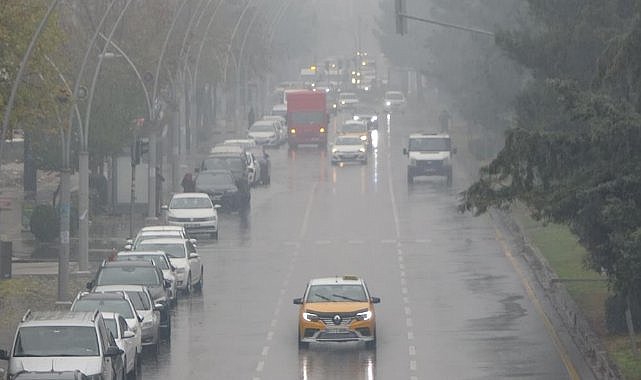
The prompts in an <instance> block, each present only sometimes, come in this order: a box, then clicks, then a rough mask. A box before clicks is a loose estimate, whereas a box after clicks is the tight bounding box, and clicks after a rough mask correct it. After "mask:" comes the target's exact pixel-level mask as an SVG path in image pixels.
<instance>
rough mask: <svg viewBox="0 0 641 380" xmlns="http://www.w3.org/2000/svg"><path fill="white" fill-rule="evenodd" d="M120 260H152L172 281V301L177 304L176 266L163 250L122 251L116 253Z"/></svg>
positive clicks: (117, 258)
mask: <svg viewBox="0 0 641 380" xmlns="http://www.w3.org/2000/svg"><path fill="white" fill-rule="evenodd" d="M120 260H150V261H153V262H154V264H156V266H157V267H158V268H159V269H160V270H161V271H162V275H163V277H164V278H165V280H167V281H169V282H170V283H171V286H170V288H169V293H170V301H171V304H172V305H176V302H177V300H178V290H177V289H176V267H174V266H173V265H172V264H171V261H170V260H169V256H167V254H166V253H165V252H163V251H150V252H146V251H135V252H132V251H121V252H118V254H117V255H116V261H120Z"/></svg>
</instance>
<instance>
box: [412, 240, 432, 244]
mask: <svg viewBox="0 0 641 380" xmlns="http://www.w3.org/2000/svg"><path fill="white" fill-rule="evenodd" d="M415 241H416V242H417V243H419V244H425V243H429V242H431V240H430V239H416V240H415Z"/></svg>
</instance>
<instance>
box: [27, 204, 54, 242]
mask: <svg viewBox="0 0 641 380" xmlns="http://www.w3.org/2000/svg"><path fill="white" fill-rule="evenodd" d="M29 224H30V227H31V232H32V233H33V235H34V236H35V237H36V239H38V240H39V241H42V242H50V241H53V240H54V239H55V238H56V237H57V236H58V234H59V233H60V221H59V220H58V214H57V213H56V211H55V210H54V209H53V207H52V206H51V205H38V206H36V207H35V208H34V210H33V214H32V215H31V221H30V223H29Z"/></svg>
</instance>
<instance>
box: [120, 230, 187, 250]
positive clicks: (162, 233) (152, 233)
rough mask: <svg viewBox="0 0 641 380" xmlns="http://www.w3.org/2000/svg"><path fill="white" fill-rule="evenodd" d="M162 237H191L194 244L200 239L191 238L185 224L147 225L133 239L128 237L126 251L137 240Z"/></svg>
mask: <svg viewBox="0 0 641 380" xmlns="http://www.w3.org/2000/svg"><path fill="white" fill-rule="evenodd" d="M162 237H179V238H182V239H189V240H190V241H191V242H192V244H193V245H196V244H197V243H198V241H197V240H196V239H194V238H191V237H190V236H189V234H187V231H185V227H183V226H173V225H169V224H165V225H160V226H146V227H143V228H141V229H140V230H139V231H138V233H137V234H136V237H135V238H133V239H127V240H126V241H125V251H131V249H132V248H133V246H134V245H135V244H136V242H138V241H140V240H145V239H156V238H162Z"/></svg>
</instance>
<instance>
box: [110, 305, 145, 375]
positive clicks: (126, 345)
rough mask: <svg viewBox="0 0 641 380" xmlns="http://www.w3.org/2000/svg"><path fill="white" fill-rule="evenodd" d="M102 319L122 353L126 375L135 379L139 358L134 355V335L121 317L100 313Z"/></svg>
mask: <svg viewBox="0 0 641 380" xmlns="http://www.w3.org/2000/svg"><path fill="white" fill-rule="evenodd" d="M102 318H103V319H104V320H105V325H106V326H107V328H108V329H109V331H110V332H111V335H113V337H114V340H115V341H116V344H117V345H118V347H119V348H120V349H121V350H123V351H124V352H123V354H122V356H123V359H122V360H123V363H125V368H126V372H127V375H128V376H129V377H130V378H132V379H137V378H138V372H139V370H140V361H141V358H140V355H139V354H137V353H136V342H135V341H134V338H135V337H136V335H135V334H134V333H133V332H132V331H131V330H129V326H128V325H127V321H126V320H125V318H123V317H122V315H120V314H118V313H110V312H102Z"/></svg>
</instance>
